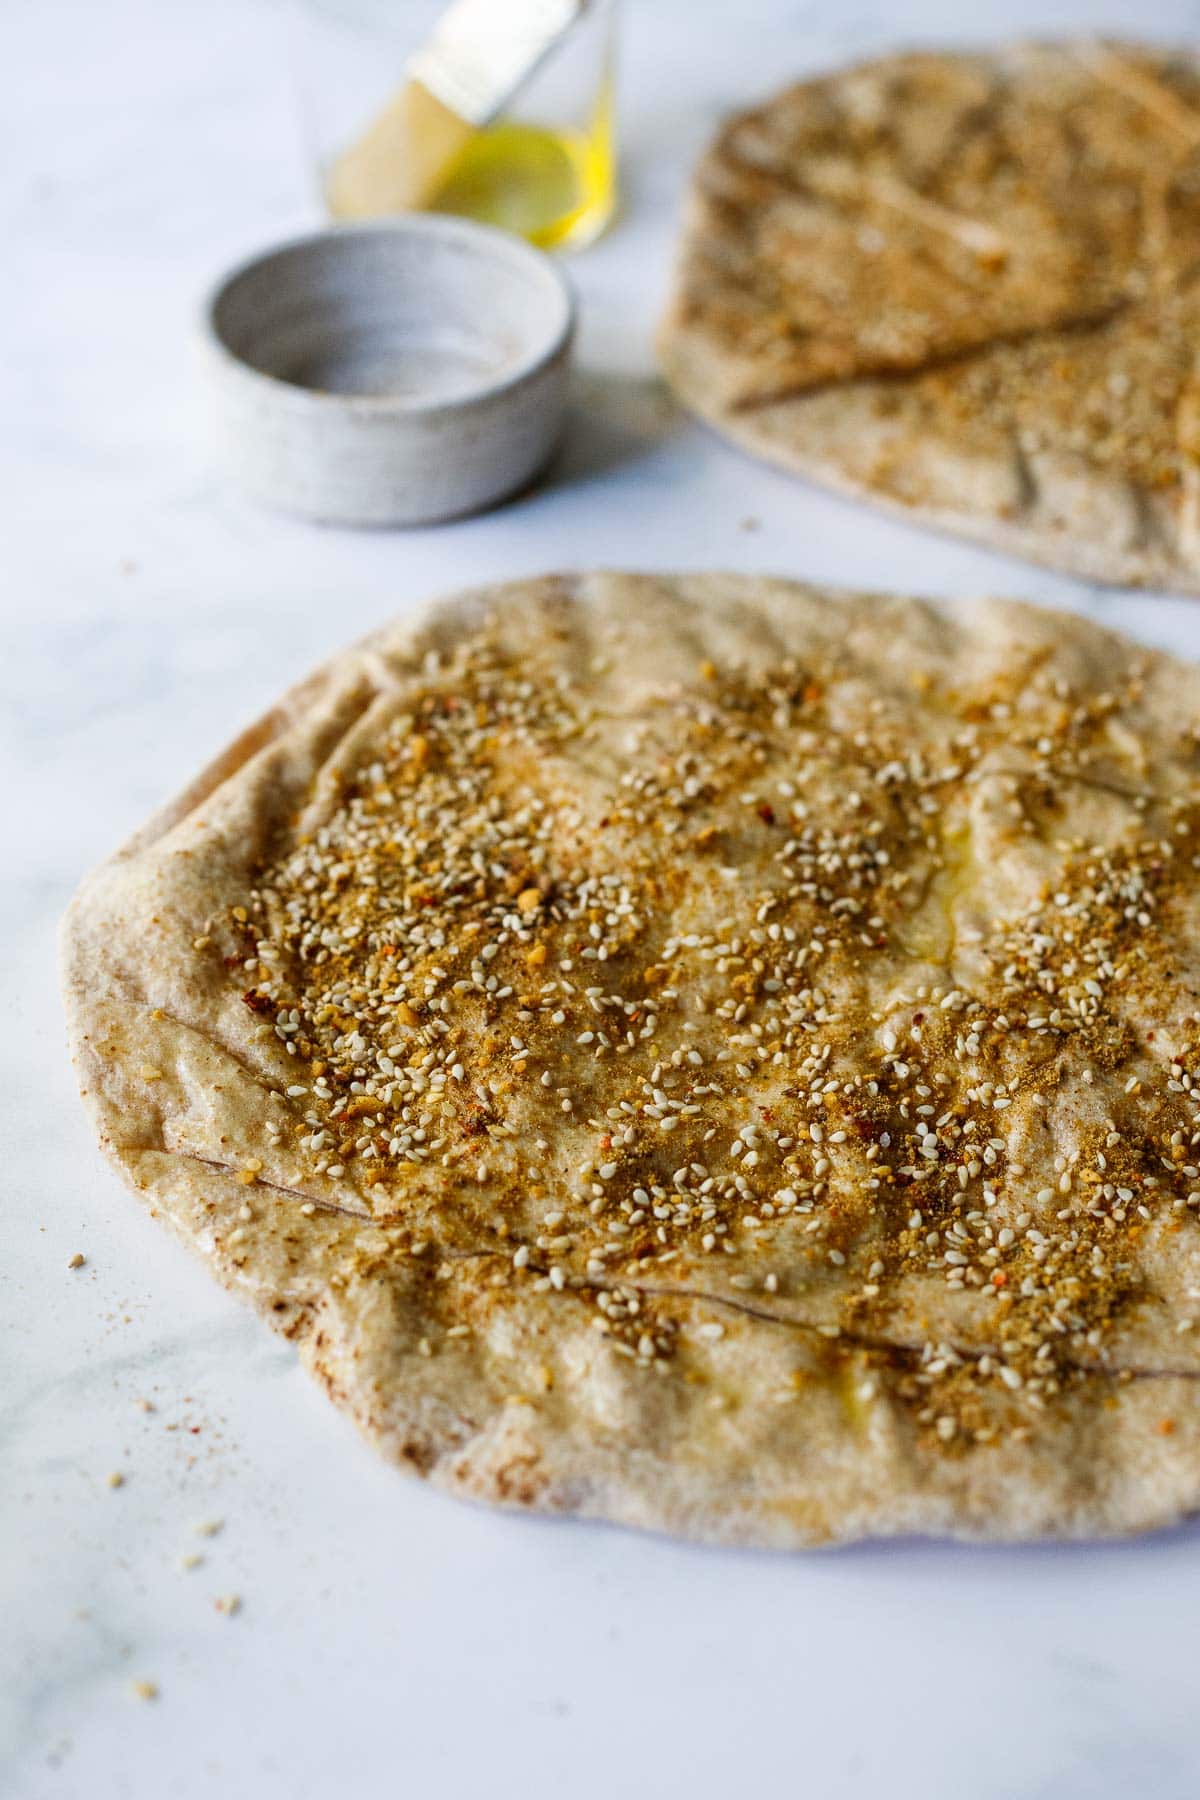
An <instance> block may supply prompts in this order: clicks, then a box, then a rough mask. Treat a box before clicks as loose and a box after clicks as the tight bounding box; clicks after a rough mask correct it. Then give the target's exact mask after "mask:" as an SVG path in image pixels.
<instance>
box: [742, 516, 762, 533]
mask: <svg viewBox="0 0 1200 1800" xmlns="http://www.w3.org/2000/svg"><path fill="white" fill-rule="evenodd" d="M761 525H762V520H761V519H743V520H742V521H741V527H740V528H741V530H742V531H757V530H758V529H759V527H760V526H761Z"/></svg>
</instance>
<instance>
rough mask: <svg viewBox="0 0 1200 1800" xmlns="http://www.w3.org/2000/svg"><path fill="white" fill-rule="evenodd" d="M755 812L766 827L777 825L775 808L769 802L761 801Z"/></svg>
mask: <svg viewBox="0 0 1200 1800" xmlns="http://www.w3.org/2000/svg"><path fill="white" fill-rule="evenodd" d="M754 810H755V812H756V813H757V814H758V816H759V818H760V819H761V820H762V822H763V824H764V825H773V824H774V823H775V808H774V807H773V806H772V805H771V803H770V801H769V800H760V801H759V803H758V805H757V806H756V807H755V809H754Z"/></svg>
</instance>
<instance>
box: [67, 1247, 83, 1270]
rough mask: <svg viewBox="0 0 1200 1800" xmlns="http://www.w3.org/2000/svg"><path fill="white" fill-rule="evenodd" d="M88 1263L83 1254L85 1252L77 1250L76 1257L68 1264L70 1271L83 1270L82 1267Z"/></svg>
mask: <svg viewBox="0 0 1200 1800" xmlns="http://www.w3.org/2000/svg"><path fill="white" fill-rule="evenodd" d="M86 1261H87V1257H86V1256H85V1255H84V1254H83V1251H82V1250H77V1251H76V1252H75V1254H74V1256H73V1257H71V1259H70V1261H69V1262H68V1263H67V1267H68V1269H82V1267H83V1265H84V1263H85V1262H86Z"/></svg>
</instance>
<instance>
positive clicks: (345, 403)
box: [203, 214, 574, 525]
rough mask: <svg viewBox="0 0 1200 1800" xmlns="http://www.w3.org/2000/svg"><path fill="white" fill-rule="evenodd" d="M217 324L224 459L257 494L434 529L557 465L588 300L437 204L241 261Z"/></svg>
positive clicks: (547, 267)
mask: <svg viewBox="0 0 1200 1800" xmlns="http://www.w3.org/2000/svg"><path fill="white" fill-rule="evenodd" d="M203 333H204V340H205V347H206V351H207V363H208V368H209V371H210V374H211V377H212V380H211V386H212V390H213V395H214V400H215V414H216V419H215V423H216V431H217V438H218V445H219V453H220V455H221V456H222V459H223V461H224V463H225V465H226V467H227V468H228V469H229V471H230V473H231V474H232V475H233V476H234V477H235V478H236V479H237V480H238V481H239V482H240V483H241V484H242V485H243V487H245V488H246V489H247V490H248V491H249V492H250V493H251V494H253V495H254V496H255V497H256V498H257V499H259V500H262V501H265V502H266V503H267V504H268V505H270V506H276V507H280V508H282V509H283V510H284V511H287V512H294V513H301V514H303V515H304V516H305V517H307V518H310V519H319V520H322V521H324V522H326V523H329V524H339V525H424V524H429V523H431V522H432V521H434V520H435V519H449V518H454V517H456V516H458V515H461V514H464V513H470V512H477V511H479V510H480V508H482V507H485V506H491V505H492V504H494V503H495V502H496V501H497V500H501V499H503V498H504V497H505V496H506V495H508V494H512V493H515V492H516V491H517V490H518V489H519V488H521V487H523V486H524V485H525V484H526V483H527V482H529V481H531V480H532V479H533V477H534V476H535V475H536V474H537V473H538V471H539V470H540V469H541V468H542V467H543V465H544V464H545V462H546V460H547V458H548V457H549V456H550V454H551V452H552V451H553V449H554V447H555V444H556V442H557V440H558V436H559V432H560V429H561V426H562V420H563V412H564V407H565V402H566V385H567V368H568V363H569V359H570V352H571V340H572V337H573V333H574V305H573V302H572V299H571V292H570V289H569V288H568V286H567V283H566V281H565V279H564V277H563V275H562V274H561V272H560V271H559V269H558V268H556V266H555V265H554V264H553V263H552V262H551V261H550V260H549V258H548V257H546V256H543V255H542V253H541V251H539V250H534V249H532V248H531V247H530V246H529V245H528V244H526V243H524V242H523V241H522V240H521V239H519V238H515V237H510V236H508V235H507V234H506V233H505V232H501V231H493V230H492V229H491V228H490V227H489V226H485V225H475V224H472V223H470V222H469V221H468V220H465V219H453V218H445V217H441V216H439V215H436V214H421V215H416V216H414V217H411V218H408V217H406V218H402V219H396V220H392V221H388V222H387V223H385V224H381V225H348V226H335V227H333V228H332V229H330V230H328V231H321V232H318V233H316V234H315V235H314V236H312V237H306V238H298V239H296V240H295V241H294V242H291V243H286V244H282V245H280V246H279V247H278V248H277V249H274V250H268V251H266V252H265V253H264V254H263V255H261V256H257V257H255V258H254V259H253V261H251V262H248V263H244V264H242V265H241V267H240V268H237V269H235V270H234V271H233V273H232V274H231V275H228V276H227V277H226V278H225V279H224V280H223V281H222V282H221V283H220V285H219V286H218V287H217V288H216V290H215V291H214V292H213V294H212V295H211V296H210V298H209V300H208V302H207V304H206V306H205V308H204V315H203Z"/></svg>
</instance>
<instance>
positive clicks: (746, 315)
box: [660, 43, 1200, 593]
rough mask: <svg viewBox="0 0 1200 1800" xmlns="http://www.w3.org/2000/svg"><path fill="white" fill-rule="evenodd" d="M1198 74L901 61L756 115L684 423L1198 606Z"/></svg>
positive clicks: (741, 121) (719, 226)
mask: <svg viewBox="0 0 1200 1800" xmlns="http://www.w3.org/2000/svg"><path fill="white" fill-rule="evenodd" d="M1198 273H1200V63H1198V62H1197V60H1196V58H1195V57H1193V56H1189V55H1184V54H1171V53H1168V52H1165V51H1163V50H1151V49H1148V48H1145V47H1137V46H1131V45H1108V44H1097V43H1068V44H1024V43H1023V44H1016V45H1012V46H1009V47H1006V48H1004V49H1001V50H998V51H996V52H994V53H992V54H986V55H930V54H920V53H913V54H906V55H898V56H892V57H888V58H885V59H884V60H883V61H880V62H874V63H869V64H866V65H865V66H862V67H858V68H852V69H849V70H846V71H844V72H841V73H839V74H836V75H832V76H828V77H826V78H824V79H821V80H817V81H810V82H806V83H804V84H802V85H800V86H798V87H793V88H790V89H788V90H787V91H786V92H784V93H782V94H779V95H778V96H776V98H774V99H772V100H770V101H768V102H767V103H766V104H765V105H763V106H761V107H758V108H756V109H755V110H753V111H751V112H747V113H744V114H742V115H740V116H739V117H736V118H734V119H732V120H731V121H730V122H729V123H728V124H727V125H726V126H725V127H724V128H723V130H722V131H721V132H720V134H719V135H718V137H717V139H716V142H715V143H714V144H713V146H712V147H711V149H710V150H709V151H708V153H707V154H706V155H705V157H704V158H703V160H702V161H701V163H700V166H699V168H698V169H697V171H696V174H695V178H694V181H693V184H692V191H691V198H690V203H689V207H688V211H687V218H686V223H685V229H684V237H683V244H682V250H681V255H680V259H679V266H678V272H677V281H676V288H675V295H674V299H673V301H672V304H671V307H670V310H669V313H668V316H667V318H666V320H665V323H664V326H663V329H662V332H661V335H660V349H661V357H662V362H663V367H664V370H665V372H666V375H667V378H668V380H669V381H670V383H671V384H672V386H673V387H674V388H675V390H676V391H677V393H678V394H679V396H680V397H681V398H682V400H683V401H684V403H685V404H686V405H687V406H689V407H691V408H692V409H693V410H694V411H695V412H697V413H699V414H700V415H701V417H703V418H705V419H707V420H708V421H709V422H710V423H712V424H713V425H714V426H715V427H716V428H717V430H719V431H720V432H722V433H723V434H725V435H726V436H728V437H730V438H732V439H734V440H735V441H736V442H738V443H740V444H742V445H743V446H745V447H746V448H747V449H750V450H752V451H754V452H757V453H758V454H760V455H762V456H765V457H767V458H768V459H769V460H771V461H773V462H777V463H781V464H783V465H785V466H786V467H789V468H793V469H796V470H797V471H799V472H800V473H801V474H804V475H807V476H810V477H812V478H813V479H814V480H817V481H820V482H824V483H826V484H828V485H829V486H832V487H834V488H837V489H840V490H843V491H845V492H848V493H851V494H856V495H861V496H863V497H866V498H870V499H871V500H874V501H877V502H878V503H879V504H881V505H883V506H886V507H889V508H893V509H898V510H899V511H901V512H902V513H904V514H905V515H907V516H909V517H911V518H915V519H918V520H921V521H925V522H928V523H929V524H932V525H937V526H941V527H944V528H945V529H947V530H950V531H954V532H957V533H960V534H962V535H963V536H966V537H970V538H975V539H978V540H980V541H982V542H984V543H987V544H991V545H995V546H996V547H997V548H999V549H1002V550H1008V551H1011V552H1013V553H1014V554H1017V555H1022V556H1027V557H1030V558H1032V559H1033V560H1034V561H1036V562H1042V563H1048V564H1050V565H1051V566H1052V567H1056V568H1061V569H1066V570H1069V571H1071V572H1073V573H1076V574H1079V575H1083V576H1087V577H1089V578H1092V579H1095V580H1100V581H1113V582H1128V583H1133V584H1144V585H1151V586H1157V587H1162V588H1170V589H1177V590H1180V591H1183V592H1189V593H1194V592H1197V591H1200V465H1198V462H1197V458H1198V456H1200V385H1198V384H1197V377H1196V354H1197V352H1196V346H1197V344H1198V343H1200V286H1198V283H1197V274H1198Z"/></svg>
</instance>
